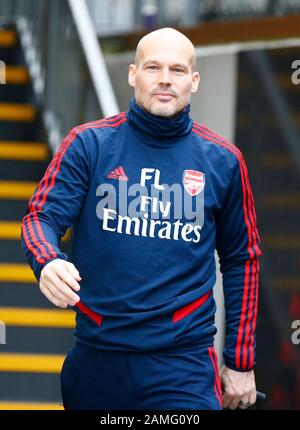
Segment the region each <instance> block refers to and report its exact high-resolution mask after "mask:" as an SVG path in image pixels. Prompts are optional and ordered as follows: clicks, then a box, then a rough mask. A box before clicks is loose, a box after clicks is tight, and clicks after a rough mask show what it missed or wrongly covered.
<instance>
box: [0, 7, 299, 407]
mask: <svg viewBox="0 0 300 430" xmlns="http://www.w3.org/2000/svg"><path fill="white" fill-rule="evenodd" d="M165 26H171V27H174V28H177V29H178V30H180V31H182V32H183V33H184V34H185V35H186V36H188V37H189V38H190V39H191V41H192V42H193V43H194V45H195V47H196V51H197V63H198V65H197V68H198V71H199V72H200V75H201V83H200V87H199V92H198V94H196V95H193V97H192V116H193V118H194V119H195V120H197V121H199V122H200V123H204V124H206V125H207V126H208V127H211V128H212V129H213V130H214V131H216V132H217V133H219V134H222V135H224V136H225V137H227V138H229V139H231V140H232V141H233V142H234V143H235V144H236V145H237V146H238V147H239V148H240V149H241V150H242V152H243V154H244V157H245V159H246V163H247V166H248V170H249V176H250V183H251V185H252V189H253V194H254V200H255V206H256V211H257V219H258V229H259V232H260V236H261V239H262V252H263V256H262V257H261V260H260V265H261V272H260V295H259V313H258V327H257V343H258V345H257V367H256V380H257V388H258V389H259V390H260V391H264V392H265V393H267V396H268V399H267V403H266V404H265V408H266V409H298V410H299V409H300V345H299V342H300V335H298V337H297V336H295V328H296V326H297V323H295V321H299V320H300V217H299V215H300V1H299V0H272V1H270V0H251V1H250V0H239V1H237V0H203V1H201V0H51V1H50V0H0V320H1V321H2V322H1V323H0V409H61V408H62V406H61V396H60V381H59V373H60V369H61V366H62V363H63V360H64V357H65V354H66V353H67V352H68V351H69V350H70V349H71V347H72V345H73V327H74V315H73V311H71V310H60V309H58V308H55V307H54V306H52V305H51V304H50V303H49V302H48V301H47V300H46V299H45V298H44V296H42V294H41V293H40V291H39V288H38V285H37V282H36V280H35V278H34V275H33V273H32V272H31V269H30V268H29V266H28V265H27V264H26V261H25V259H24V256H23V254H22V251H21V247H20V225H21V220H22V218H23V216H24V215H25V212H26V206H27V203H28V200H29V198H30V197H31V195H32V193H33V191H34V189H35V187H36V185H37V183H38V182H39V180H40V179H41V178H42V176H43V174H44V172H45V169H46V167H47V165H48V163H49V161H50V160H51V158H52V157H53V155H54V153H55V152H56V150H57V148H58V145H59V144H60V142H61V140H62V138H63V137H64V136H65V135H66V134H67V133H68V131H69V130H70V129H71V128H72V127H74V126H75V125H78V124H80V123H83V122H88V121H92V120H95V119H99V118H101V117H103V116H107V115H111V114H114V113H116V112H119V111H120V110H127V107H128V102H129V99H130V97H132V95H133V92H132V88H130V87H129V86H128V83H127V72H128V65H129V64H130V63H131V62H133V60H134V50H135V47H136V45H137V42H138V41H139V39H140V38H141V37H142V36H143V35H144V34H146V33H147V32H149V31H151V30H153V29H156V28H160V27H165ZM71 243H72V232H71V231H69V232H68V233H67V234H66V236H65V237H64V238H63V241H62V244H61V247H62V249H63V250H64V251H65V252H67V253H69V252H70V247H71ZM217 283H218V284H219V283H221V278H220V276H218V281H217ZM218 290H219V289H218ZM217 301H218V302H220V303H221V302H222V297H217ZM222 318H223V315H222V310H221V306H220V308H219V311H218V318H217V321H218V324H219V326H220V331H219V335H218V336H219V337H218V351H219V358H220V359H221V356H220V351H221V346H222V339H223V335H224V333H223V328H222ZM293 322H294V324H296V325H294V328H293V327H292V324H293ZM299 327H300V322H299ZM293 333H294V337H293V338H292V335H293ZM298 339H299V340H298Z"/></svg>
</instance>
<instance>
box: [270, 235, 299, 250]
mask: <svg viewBox="0 0 300 430" xmlns="http://www.w3.org/2000/svg"><path fill="white" fill-rule="evenodd" d="M263 247H264V248H265V247H268V248H272V250H274V249H289V250H293V249H295V250H300V235H297V234H294V235H288V234H277V235H275V234H274V235H266V234H264V236H263Z"/></svg>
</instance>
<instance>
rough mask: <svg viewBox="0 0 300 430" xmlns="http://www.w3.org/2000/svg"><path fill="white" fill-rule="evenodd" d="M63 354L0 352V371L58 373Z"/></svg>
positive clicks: (63, 357)
mask: <svg viewBox="0 0 300 430" xmlns="http://www.w3.org/2000/svg"><path fill="white" fill-rule="evenodd" d="M64 359H65V356H64V355H54V354H48V355H46V354H9V353H0V372H30V373H60V371H61V368H62V365H63V361H64Z"/></svg>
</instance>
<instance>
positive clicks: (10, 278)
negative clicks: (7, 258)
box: [0, 263, 37, 284]
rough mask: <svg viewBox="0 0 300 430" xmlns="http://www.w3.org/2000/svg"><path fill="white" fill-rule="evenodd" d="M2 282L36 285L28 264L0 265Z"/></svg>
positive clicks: (0, 280) (0, 279)
mask: <svg viewBox="0 0 300 430" xmlns="http://www.w3.org/2000/svg"><path fill="white" fill-rule="evenodd" d="M0 282H23V283H30V284H33V283H36V282H37V280H36V278H35V276H34V274H33V272H32V270H31V268H30V267H29V266H28V264H16V263H0Z"/></svg>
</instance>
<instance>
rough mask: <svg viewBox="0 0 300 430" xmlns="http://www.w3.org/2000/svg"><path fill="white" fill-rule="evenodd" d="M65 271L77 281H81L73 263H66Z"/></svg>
mask: <svg viewBox="0 0 300 430" xmlns="http://www.w3.org/2000/svg"><path fill="white" fill-rule="evenodd" d="M65 267H66V269H67V271H68V272H69V273H70V275H72V276H73V277H74V278H75V279H76V280H77V281H81V277H80V274H79V272H78V270H77V269H76V267H75V266H74V264H73V263H69V262H66V266H65Z"/></svg>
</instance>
